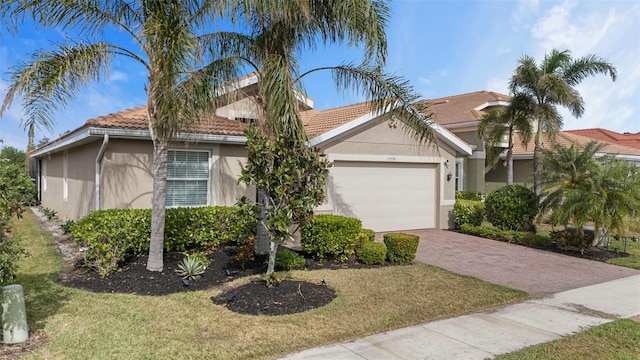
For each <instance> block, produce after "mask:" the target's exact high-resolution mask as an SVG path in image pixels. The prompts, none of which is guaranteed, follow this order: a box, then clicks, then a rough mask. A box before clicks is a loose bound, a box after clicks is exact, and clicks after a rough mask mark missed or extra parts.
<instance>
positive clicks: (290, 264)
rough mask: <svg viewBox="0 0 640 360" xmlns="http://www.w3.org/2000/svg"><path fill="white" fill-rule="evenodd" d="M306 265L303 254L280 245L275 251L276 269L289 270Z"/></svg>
mask: <svg viewBox="0 0 640 360" xmlns="http://www.w3.org/2000/svg"><path fill="white" fill-rule="evenodd" d="M306 265H307V260H305V258H304V256H302V255H300V254H298V253H297V252H295V251H293V250H291V249H287V248H285V247H280V248H279V249H278V252H277V253H276V263H275V269H276V270H277V271H289V270H293V269H302V268H304V267H305V266H306Z"/></svg>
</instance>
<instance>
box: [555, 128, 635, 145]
mask: <svg viewBox="0 0 640 360" xmlns="http://www.w3.org/2000/svg"><path fill="white" fill-rule="evenodd" d="M566 132H568V133H571V134H575V135H580V136H584V137H588V138H591V139H594V140H598V141H606V142H610V143H614V144H618V145H624V146H629V147H632V148H636V149H640V132H638V133H635V134H631V133H624V134H620V133H617V132H615V131H611V130H607V129H600V128H596V129H581V130H567V131H566Z"/></svg>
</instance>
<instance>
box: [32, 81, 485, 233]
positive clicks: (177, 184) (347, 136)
mask: <svg viewBox="0 0 640 360" xmlns="http://www.w3.org/2000/svg"><path fill="white" fill-rule="evenodd" d="M256 83H257V78H256V77H255V76H249V77H246V78H243V79H242V80H240V81H239V82H238V84H239V85H238V89H236V90H237V97H236V98H234V100H233V101H230V102H229V104H228V105H227V106H224V107H220V108H218V110H217V111H216V114H215V115H214V114H212V115H210V116H206V117H203V118H202V119H201V120H200V122H199V123H198V124H196V125H195V126H193V127H192V128H191V129H190V131H189V132H185V133H182V134H178V135H177V137H176V141H175V142H174V144H173V145H172V146H171V147H170V150H169V164H168V177H167V202H166V205H167V207H178V206H203V205H232V204H234V203H235V202H236V200H237V199H238V198H239V197H241V196H246V197H248V198H251V199H254V198H255V196H256V193H255V189H251V188H246V187H245V186H243V185H240V184H238V183H237V179H238V176H239V175H240V171H241V168H242V165H243V164H244V163H245V161H246V150H245V147H244V143H245V141H246V138H245V137H244V136H243V129H244V127H245V123H247V122H251V121H254V120H255V119H257V118H258V117H259V114H258V107H257V106H256V105H255V103H254V102H253V101H252V100H251V96H252V95H253V94H255V90H256ZM299 103H300V104H299V105H300V107H301V109H302V112H301V115H302V119H303V122H304V126H305V128H306V130H307V133H308V135H309V139H310V140H309V143H310V145H312V146H316V147H319V148H321V149H323V150H324V151H325V153H326V154H327V157H328V159H329V160H330V161H333V163H334V165H333V167H332V168H331V169H330V176H329V179H328V185H327V201H326V202H325V203H324V204H323V205H322V206H320V207H319V208H318V209H317V212H318V213H334V214H342V215H347V216H354V217H357V218H359V219H361V220H362V222H363V226H364V227H367V228H371V229H373V230H376V231H389V230H410V229H417V228H448V227H450V226H451V225H452V215H451V212H452V209H453V204H454V195H455V189H456V183H457V181H456V180H460V181H461V180H462V168H460V169H458V170H459V171H460V172H459V173H458V172H456V174H455V177H454V171H456V168H457V166H456V165H457V164H462V163H461V160H460V159H465V158H467V157H469V156H472V153H473V151H472V147H471V146H470V145H469V144H467V142H465V141H463V140H461V139H460V138H459V137H457V136H455V135H453V134H452V133H451V132H450V131H448V130H446V129H445V128H443V127H440V126H438V125H435V124H434V130H435V133H436V134H437V140H438V141H437V145H429V146H426V145H419V144H417V143H416V142H415V141H414V140H413V139H412V138H411V136H409V135H408V134H407V133H406V131H405V130H404V129H403V128H402V126H401V124H398V123H397V120H396V119H390V118H389V117H388V116H387V115H386V114H374V113H372V112H371V111H370V110H369V107H368V106H367V104H364V103H361V104H354V105H349V106H344V107H339V108H335V109H328V110H314V109H312V106H313V102H312V101H311V100H310V99H308V98H306V97H302V96H300V98H299ZM433 109H434V112H435V110H437V105H436V104H434V107H433ZM145 111H146V110H145V107H138V108H133V109H128V110H124V111H121V112H118V113H114V114H109V115H105V116H101V117H98V118H95V119H90V120H88V121H87V122H86V123H85V124H84V125H83V126H81V127H79V128H78V129H75V130H73V131H71V132H70V133H68V134H66V135H64V136H62V137H60V138H59V139H56V140H55V141H53V142H51V143H49V144H47V145H45V146H43V147H40V148H38V149H36V150H35V151H34V152H33V154H32V157H33V158H35V159H36V160H37V163H38V173H39V176H38V191H39V199H40V201H41V203H42V205H43V206H45V207H48V208H51V209H53V210H56V211H57V212H58V215H59V216H60V217H61V218H63V219H78V218H80V217H83V216H85V215H87V214H88V213H89V212H91V211H93V210H96V209H109V208H150V207H151V193H152V174H151V164H152V143H151V140H150V136H149V130H148V125H147V121H146V112H145ZM436 118H437V113H436ZM483 161H484V160H483Z"/></svg>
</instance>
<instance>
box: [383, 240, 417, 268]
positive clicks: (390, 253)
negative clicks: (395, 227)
mask: <svg viewBox="0 0 640 360" xmlns="http://www.w3.org/2000/svg"><path fill="white" fill-rule="evenodd" d="M419 240H420V238H419V237H418V236H417V235H413V234H403V233H388V234H384V244H385V245H386V246H387V259H389V261H391V262H395V263H409V262H412V261H413V259H415V258H416V252H417V251H418V241H419Z"/></svg>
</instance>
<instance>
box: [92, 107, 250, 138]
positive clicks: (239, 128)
mask: <svg viewBox="0 0 640 360" xmlns="http://www.w3.org/2000/svg"><path fill="white" fill-rule="evenodd" d="M85 124H86V125H89V126H97V127H105V128H124V129H141V130H146V129H148V128H149V125H148V123H147V107H146V106H139V107H135V108H131V109H127V110H123V111H119V112H116V113H112V114H108V115H103V116H99V117H97V118H94V119H89V120H87V122H86V123H85ZM244 128H245V125H244V124H242V123H240V122H237V121H234V120H229V119H226V118H222V117H219V116H215V115H207V116H203V117H202V118H201V119H200V120H199V121H198V122H196V123H195V124H192V126H191V128H190V129H189V131H191V132H195V133H201V134H214V135H242V134H243V131H244Z"/></svg>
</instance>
